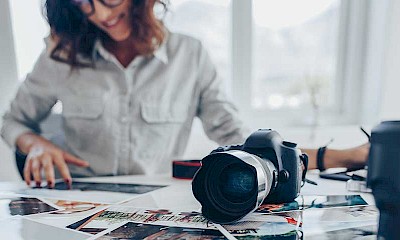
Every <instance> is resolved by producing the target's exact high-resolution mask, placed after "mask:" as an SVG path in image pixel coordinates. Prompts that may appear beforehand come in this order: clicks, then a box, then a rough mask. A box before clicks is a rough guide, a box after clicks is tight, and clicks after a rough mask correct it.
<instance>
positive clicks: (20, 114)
mask: <svg viewBox="0 0 400 240" xmlns="http://www.w3.org/2000/svg"><path fill="white" fill-rule="evenodd" d="M55 68H56V63H55V61H54V60H52V59H51V58H50V56H49V53H48V52H47V51H46V50H44V51H43V52H42V54H41V55H40V57H39V59H38V60H37V62H36V64H35V66H34V68H33V70H32V72H31V73H30V74H28V75H27V77H26V79H25V81H24V82H23V83H22V84H21V86H20V87H19V89H18V91H17V94H16V96H15V98H14V99H13V100H12V102H11V105H10V108H9V110H8V111H7V112H6V113H5V114H4V116H3V126H2V128H1V136H2V137H3V139H4V140H5V141H6V143H7V144H8V145H9V146H10V147H15V143H16V140H17V138H18V137H19V136H20V135H21V134H23V133H26V132H35V133H40V126H39V124H40V122H41V121H42V120H43V119H45V118H46V117H47V116H48V115H49V113H50V110H51V108H52V107H53V106H54V104H55V103H56V101H57V98H56V96H55V94H54V91H55V88H54V87H53V86H54V81H55V80H56V79H58V78H59V77H60V76H57V71H56V69H55Z"/></svg>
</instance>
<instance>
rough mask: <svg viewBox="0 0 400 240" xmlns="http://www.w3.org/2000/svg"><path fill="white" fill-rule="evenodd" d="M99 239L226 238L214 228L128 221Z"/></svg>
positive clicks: (197, 239) (166, 239) (198, 239)
mask: <svg viewBox="0 0 400 240" xmlns="http://www.w3.org/2000/svg"><path fill="white" fill-rule="evenodd" d="M97 239H101V240H110V239H113V240H117V239H124V240H125V239H147V240H156V239H162V240H175V239H185V240H190V239H193V240H194V239H196V240H202V239H204V240H214V239H215V240H217V239H227V238H226V237H225V236H224V235H223V234H222V233H221V232H220V231H218V230H214V229H199V228H184V227H171V226H164V225H153V224H144V223H134V222H128V223H126V224H124V225H123V226H121V227H118V228H117V229H114V230H112V231H111V232H109V233H107V234H105V235H103V236H101V237H99V238H97Z"/></svg>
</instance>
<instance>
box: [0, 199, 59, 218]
mask: <svg viewBox="0 0 400 240" xmlns="http://www.w3.org/2000/svg"><path fill="white" fill-rule="evenodd" d="M56 210H58V209H57V208H54V207H52V206H50V205H49V204H47V203H45V202H43V201H41V200H39V199H37V198H25V197H0V218H6V217H10V216H15V215H21V216H24V215H31V214H37V213H45V212H52V211H56Z"/></svg>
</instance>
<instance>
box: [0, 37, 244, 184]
mask: <svg viewBox="0 0 400 240" xmlns="http://www.w3.org/2000/svg"><path fill="white" fill-rule="evenodd" d="M93 60H94V63H95V67H94V68H81V69H78V70H74V71H72V72H71V71H70V67H69V65H67V64H65V63H61V62H57V61H55V60H53V59H51V58H50V56H49V53H48V51H46V50H45V51H44V52H43V53H42V54H41V56H40V57H39V59H38V61H37V63H36V65H35V67H34V69H33V71H32V72H31V73H30V74H29V75H28V76H27V78H26V80H25V81H24V82H23V83H22V85H21V87H20V88H19V90H18V93H17V95H16V97H15V99H14V100H13V101H12V103H11V108H10V110H9V111H8V112H7V113H6V114H5V116H4V118H3V119H4V121H3V126H2V130H1V135H2V137H3V138H4V139H5V140H6V142H7V143H8V144H9V145H10V146H15V142H16V139H17V138H18V136H20V135H21V134H23V133H25V132H32V131H33V132H40V129H39V123H40V121H41V120H43V119H44V118H45V117H46V116H48V114H49V112H50V110H51V108H52V107H53V105H54V104H55V103H56V101H58V100H59V101H61V102H62V105H63V112H62V118H63V130H64V133H65V146H63V148H64V150H66V151H68V152H70V153H71V154H74V155H76V156H77V157H79V158H82V159H84V160H86V161H88V162H89V163H90V167H89V168H78V167H74V166H70V170H71V173H72V174H73V176H98V175H121V174H155V173H160V172H167V171H170V169H171V160H173V159H176V158H179V157H181V156H182V154H183V153H184V150H185V147H186V145H187V141H188V138H189V135H190V131H191V127H192V122H193V119H194V117H199V118H200V119H201V121H202V124H203V127H204V130H205V132H206V134H207V136H208V137H209V138H210V139H212V140H214V141H216V142H217V143H219V144H233V143H241V142H242V141H243V139H244V138H245V136H246V134H247V132H246V131H245V130H244V129H243V126H242V122H241V121H240V120H239V119H238V117H237V111H236V109H235V107H234V106H233V105H232V104H231V102H229V101H228V100H227V98H226V96H225V94H224V92H225V91H224V90H223V89H222V82H221V81H220V79H219V78H218V75H217V72H216V70H215V68H214V65H213V64H212V62H211V60H210V58H209V56H208V55H207V53H206V51H205V50H204V48H203V47H202V45H201V43H200V42H199V41H197V40H195V39H193V38H190V37H188V36H184V35H180V34H175V33H168V36H167V39H166V40H165V41H164V43H163V44H162V45H161V46H160V47H159V48H158V49H157V50H156V51H155V52H154V54H153V55H152V56H150V57H145V56H139V57H136V58H135V59H134V60H133V61H132V62H131V63H130V65H129V66H128V67H126V68H124V67H123V66H121V64H120V63H119V62H118V61H117V60H116V58H115V57H114V56H113V55H112V54H110V53H109V52H107V50H105V48H103V47H102V45H101V43H100V41H97V43H96V45H95V48H94V52H93Z"/></svg>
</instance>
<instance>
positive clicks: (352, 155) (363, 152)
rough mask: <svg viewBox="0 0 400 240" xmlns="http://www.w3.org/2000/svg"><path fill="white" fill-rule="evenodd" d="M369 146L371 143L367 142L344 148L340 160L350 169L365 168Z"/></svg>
mask: <svg viewBox="0 0 400 240" xmlns="http://www.w3.org/2000/svg"><path fill="white" fill-rule="evenodd" d="M369 148H370V144H369V143H365V144H363V145H360V146H358V147H354V148H349V149H345V150H342V151H343V157H342V158H341V159H340V161H341V162H342V164H343V166H344V167H346V168H347V169H349V170H354V169H360V168H363V167H364V166H365V165H366V164H367V159H368V153H369Z"/></svg>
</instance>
